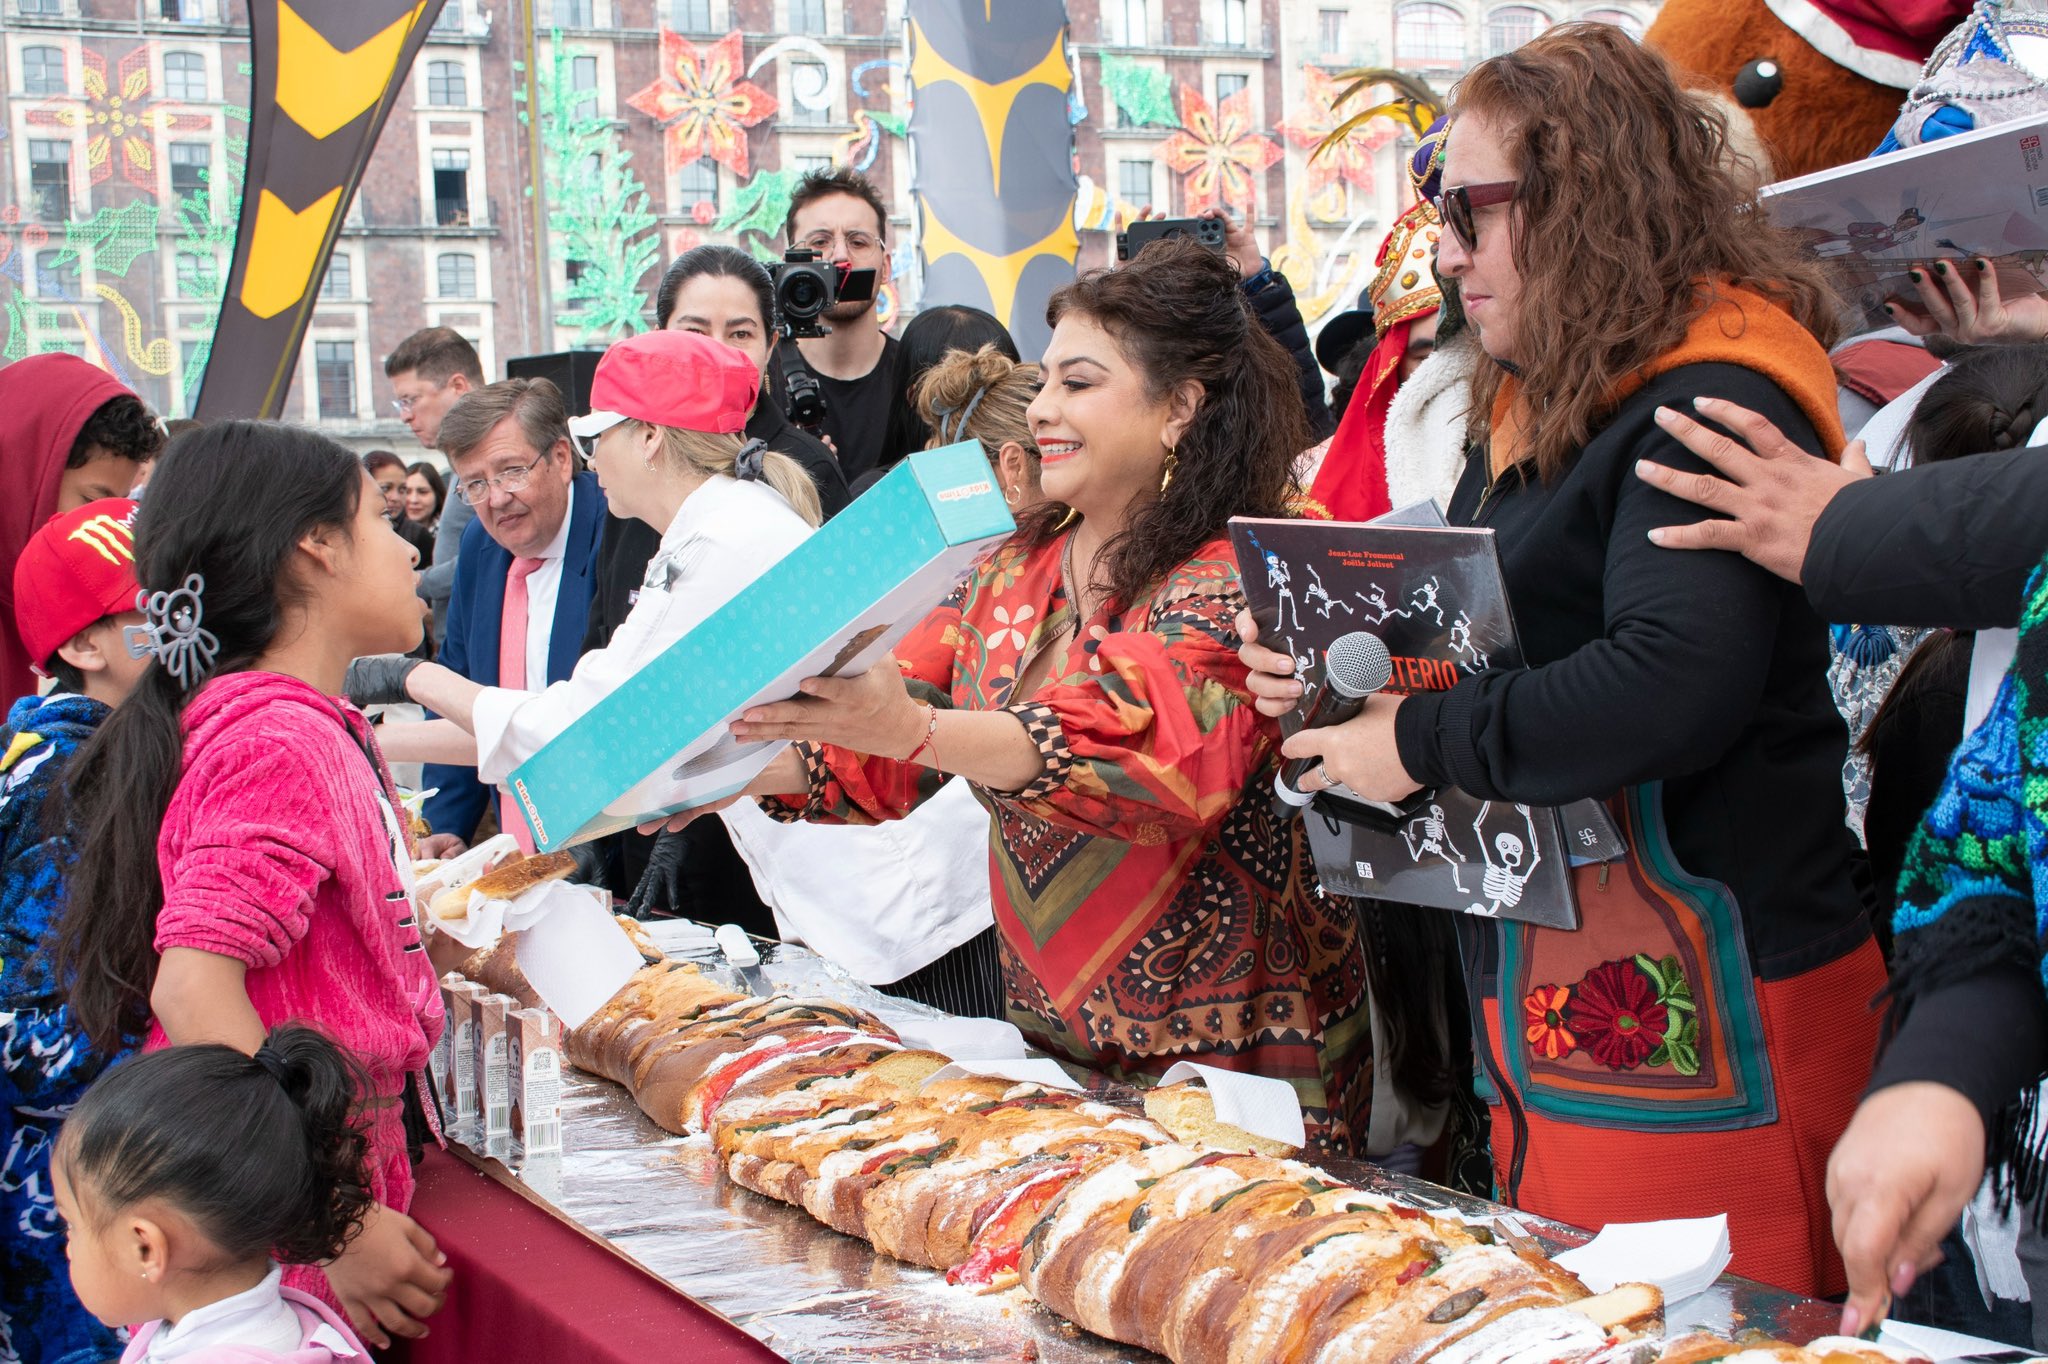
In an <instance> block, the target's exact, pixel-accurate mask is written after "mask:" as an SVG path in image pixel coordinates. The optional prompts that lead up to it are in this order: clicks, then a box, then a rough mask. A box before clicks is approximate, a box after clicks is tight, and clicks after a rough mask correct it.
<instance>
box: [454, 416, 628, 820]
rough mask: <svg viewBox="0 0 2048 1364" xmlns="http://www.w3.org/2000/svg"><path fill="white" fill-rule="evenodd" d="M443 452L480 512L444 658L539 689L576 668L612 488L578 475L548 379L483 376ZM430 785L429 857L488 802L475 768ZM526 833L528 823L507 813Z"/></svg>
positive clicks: (465, 545) (469, 671) (469, 536)
mask: <svg viewBox="0 0 2048 1364" xmlns="http://www.w3.org/2000/svg"><path fill="white" fill-rule="evenodd" d="M440 440H441V451H442V453H443V454H445V455H447V456H448V460H449V463H450V464H451V465H452V466H453V468H454V470H455V478H454V483H453V490H454V494H455V496H457V497H459V498H461V499H462V500H463V501H464V502H466V503H468V504H469V505H470V506H471V507H473V508H475V510H476V521H475V523H474V524H472V525H471V526H470V527H469V528H468V529H467V530H465V531H464V532H463V536H462V551H461V558H460V559H459V560H458V561H457V568H456V573H455V584H454V594H453V596H451V597H450V599H449V602H448V636H447V638H446V639H445V640H444V641H443V642H442V645H441V657H440V661H441V662H442V663H443V664H445V665H446V666H447V667H449V668H451V669H453V670H454V671H455V672H458V673H460V674H462V675H463V676H464V677H466V678H468V679H469V680H470V681H472V682H477V683H481V684H482V685H484V686H502V687H521V688H527V689H531V690H533V691H539V690H540V689H542V688H543V687H545V686H547V685H548V684H549V683H551V682H559V681H561V680H562V679H563V678H566V677H568V676H569V674H570V673H571V672H572V671H574V669H575V667H576V659H577V656H578V654H579V653H580V652H581V650H582V645H583V634H584V629H585V627H586V625H587V623H588V620H589V614H590V599H591V594H592V593H593V592H594V591H595V589H596V585H597V556H598V548H599V544H600V541H601V539H602V532H603V529H604V517H605V501H604V493H603V491H602V490H601V489H599V487H598V485H597V477H596V475H594V474H590V473H579V472H577V462H578V461H577V459H576V449H575V445H574V444H573V442H571V440H570V438H569V419H568V415H567V413H566V412H564V410H563V407H562V395H561V393H560V392H559V391H558V390H557V389H556V388H555V386H554V385H553V384H551V383H549V382H548V381H547V380H545V379H508V380H505V381H504V382H502V383H495V384H486V385H484V386H483V387H482V388H479V389H477V390H475V391H474V392H472V393H468V394H466V395H464V397H463V398H462V400H461V401H460V402H458V403H457V404H456V405H455V406H454V407H453V408H452V409H450V410H449V412H448V414H447V416H445V417H444V418H442V421H441V430H440ZM422 784H423V785H424V786H425V787H426V788H428V789H430V790H431V789H433V788H436V787H438V788H439V793H438V794H437V795H435V796H434V797H433V798H432V799H431V800H429V801H428V802H427V803H426V806H425V809H424V810H423V811H422V813H423V815H424V817H425V818H426V821H427V823H428V824H429V825H430V826H431V827H432V829H433V832H434V837H433V838H431V839H429V840H428V846H427V847H425V848H423V849H422V852H423V854H424V855H426V856H445V855H446V851H445V850H446V849H447V848H448V847H449V846H450V843H451V841H452V840H454V839H460V840H462V841H463V842H465V843H466V842H468V841H469V839H470V838H471V836H472V835H473V834H474V833H475V832H476V826H477V822H478V821H479V820H480V819H482V817H483V812H484V807H485V806H486V805H487V804H488V803H489V802H490V791H489V790H488V788H486V787H485V786H484V785H483V784H482V783H480V782H478V781H477V779H476V770H475V769H474V768H469V767H447V766H442V765H440V764H429V765H428V767H427V769H426V773H425V776H424V778H423V782H422ZM499 823H500V825H501V827H503V828H504V829H505V830H506V831H507V832H508V833H512V834H514V835H516V836H520V837H522V838H523V837H524V836H525V834H526V824H525V821H524V820H522V819H519V818H516V817H514V818H510V819H508V818H506V817H505V816H504V814H503V812H501V813H500V817H499Z"/></svg>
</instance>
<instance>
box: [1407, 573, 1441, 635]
mask: <svg viewBox="0 0 2048 1364" xmlns="http://www.w3.org/2000/svg"><path fill="white" fill-rule="evenodd" d="M1436 594H1437V580H1436V578H1435V577H1434V576H1431V578H1430V580H1429V581H1428V582H1426V583H1423V584H1421V585H1420V586H1418V587H1417V588H1416V589H1415V595H1414V596H1413V597H1411V598H1409V601H1408V604H1409V605H1410V606H1412V607H1414V608H1415V614H1416V615H1418V616H1432V615H1433V616H1435V617H1436V623H1437V624H1438V625H1442V624H1443V623H1444V608H1443V603H1442V602H1440V601H1438V600H1437V599H1436ZM1401 614H1403V615H1406V614H1408V613H1407V612H1405V611H1404V612H1402V613H1401Z"/></svg>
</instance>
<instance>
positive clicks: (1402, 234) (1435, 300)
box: [1365, 201, 1444, 336]
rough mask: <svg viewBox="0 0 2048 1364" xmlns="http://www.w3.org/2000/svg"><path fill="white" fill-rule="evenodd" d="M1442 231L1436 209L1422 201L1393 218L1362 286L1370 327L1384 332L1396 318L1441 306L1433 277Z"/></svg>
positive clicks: (1377, 333) (1441, 297)
mask: <svg viewBox="0 0 2048 1364" xmlns="http://www.w3.org/2000/svg"><path fill="white" fill-rule="evenodd" d="M1442 232H1443V224H1442V223H1441V222H1439V221H1438V220H1437V216H1436V209H1435V208H1434V207H1433V206H1432V205H1431V204H1429V203H1428V202H1427V201H1424V202H1422V203H1419V204H1415V205H1413V206H1411V207H1410V208H1409V210H1408V211H1407V212H1406V213H1403V214H1402V215H1401V216H1400V217H1398V218H1396V219H1395V220H1394V230H1393V231H1391V232H1389V233H1387V239H1386V240H1385V241H1383V242H1381V243H1380V254H1379V260H1378V266H1379V269H1378V271H1377V272H1376V273H1375V274H1374V275H1373V277H1372V283H1370V284H1368V285H1366V286H1365V293H1366V297H1367V298H1370V299H1371V300H1372V328H1373V331H1374V333H1375V334H1376V335H1379V336H1385V335H1386V334H1387V328H1389V327H1391V326H1393V325H1394V324H1395V323H1396V322H1406V321H1407V320H1408V319H1409V318H1411V317H1415V316H1418V315H1420V314H1422V313H1429V312H1435V311H1436V310H1437V309H1438V308H1441V307H1442V306H1443V302H1444V296H1443V291H1442V290H1441V289H1439V288H1438V287H1437V281H1436V269H1435V263H1436V243H1437V238H1438V236H1440V235H1441V234H1442Z"/></svg>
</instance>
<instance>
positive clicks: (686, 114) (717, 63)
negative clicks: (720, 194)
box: [626, 28, 776, 178]
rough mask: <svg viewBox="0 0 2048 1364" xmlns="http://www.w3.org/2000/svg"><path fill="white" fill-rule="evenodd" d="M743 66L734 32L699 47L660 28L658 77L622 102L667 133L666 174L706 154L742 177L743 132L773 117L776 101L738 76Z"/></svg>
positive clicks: (744, 166)
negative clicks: (638, 111)
mask: <svg viewBox="0 0 2048 1364" xmlns="http://www.w3.org/2000/svg"><path fill="white" fill-rule="evenodd" d="M745 63H746V54H745V52H744V51H743V50H742V48H741V45H740V34H739V30H737V29H735V30H734V31H732V32H731V33H728V34H726V35H725V36H724V37H723V38H720V39H719V40H718V41H717V42H715V43H712V44H710V45H709V46H707V47H702V48H700V47H698V46H697V44H695V43H693V42H691V41H690V40H689V39H688V38H685V37H683V36H682V35H681V34H678V33H672V32H670V31H669V30H668V29H667V28H663V29H662V31H661V74H660V75H659V76H657V77H655V79H653V80H652V81H649V82H648V83H647V84H646V85H645V86H643V87H642V88H641V89H639V90H638V91H636V92H635V93H634V94H632V95H631V96H629V97H628V98H627V100H626V103H628V104H630V105H632V106H633V107H634V108H635V109H638V110H640V111H641V112H642V113H644V114H647V115H648V116H649V117H651V118H653V119H654V120H655V121H656V122H658V123H660V124H661V125H662V126H663V127H664V128H665V129H666V130H667V132H666V134H665V135H664V137H663V146H664V149H665V159H666V161H667V163H668V173H669V174H670V175H674V174H675V173H676V172H678V171H680V170H681V169H682V168H683V167H684V166H686V165H688V164H690V163H691V162H693V161H696V160H698V159H699V158H701V157H706V156H708V157H710V158H711V159H712V160H714V161H716V162H718V163H719V164H720V165H722V166H725V167H727V168H728V169H729V170H731V171H732V173H733V174H734V175H737V176H740V177H742V178H744V177H745V176H746V174H747V133H746V130H747V129H749V128H751V127H753V126H754V125H755V124H757V123H760V122H762V121H763V120H764V119H767V118H770V117H772V116H773V115H774V113H775V109H776V103H775V96H773V95H771V94H769V93H768V92H767V91H766V90H763V89H762V88H761V87H760V86H758V85H756V84H754V83H753V82H752V81H750V80H746V79H745V78H744V77H743V75H742V72H743V69H744V67H745Z"/></svg>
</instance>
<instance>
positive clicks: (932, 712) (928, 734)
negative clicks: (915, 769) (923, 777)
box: [903, 705, 939, 768]
mask: <svg viewBox="0 0 2048 1364" xmlns="http://www.w3.org/2000/svg"><path fill="white" fill-rule="evenodd" d="M924 713H925V716H926V719H925V722H924V738H922V739H920V740H919V741H918V745H917V747H916V748H913V749H911V750H910V756H909V757H907V758H905V759H904V760H903V761H905V762H907V763H914V762H916V761H917V755H918V754H920V753H922V752H924V751H925V750H926V749H928V748H931V747H932V739H933V737H934V736H936V735H937V734H938V732H939V708H938V707H937V706H934V705H926V706H925V708H924ZM938 758H939V755H938V751H937V750H936V749H933V750H932V761H930V762H928V763H925V764H923V766H926V767H931V768H937V767H938V765H939V764H938Z"/></svg>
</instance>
